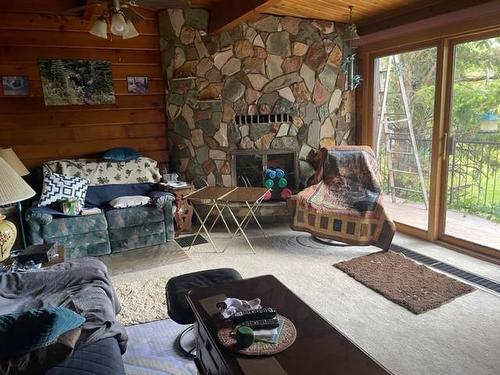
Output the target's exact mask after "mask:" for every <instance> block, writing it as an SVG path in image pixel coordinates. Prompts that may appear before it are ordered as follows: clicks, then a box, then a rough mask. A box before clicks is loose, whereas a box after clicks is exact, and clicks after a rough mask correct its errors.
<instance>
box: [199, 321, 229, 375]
mask: <svg viewBox="0 0 500 375" xmlns="http://www.w3.org/2000/svg"><path fill="white" fill-rule="evenodd" d="M196 330H197V333H198V338H197V345H196V357H197V360H198V363H199V366H200V367H201V370H202V371H204V374H205V375H229V371H228V370H227V368H226V366H225V364H224V362H223V360H222V357H221V356H220V354H219V352H218V351H217V347H216V346H215V344H214V343H213V342H212V340H211V339H210V336H209V335H208V332H207V331H206V330H205V328H204V327H203V326H202V325H201V324H199V323H196Z"/></svg>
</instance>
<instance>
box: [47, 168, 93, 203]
mask: <svg viewBox="0 0 500 375" xmlns="http://www.w3.org/2000/svg"><path fill="white" fill-rule="evenodd" d="M88 186H89V181H88V180H86V179H84V178H80V177H75V176H63V175H60V174H56V173H47V174H45V175H44V177H43V187H42V194H41V196H40V200H39V202H38V205H39V206H50V205H51V204H53V203H56V202H58V201H62V200H67V199H76V200H78V201H79V202H80V207H83V205H84V203H85V195H86V194H87V188H88Z"/></svg>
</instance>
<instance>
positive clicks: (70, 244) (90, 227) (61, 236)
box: [25, 157, 175, 259]
mask: <svg viewBox="0 0 500 375" xmlns="http://www.w3.org/2000/svg"><path fill="white" fill-rule="evenodd" d="M42 171H43V175H45V174H48V173H56V174H58V175H63V176H75V177H80V178H84V179H86V180H88V181H89V186H88V189H87V192H86V195H85V203H84V208H85V209H99V212H97V213H94V214H88V215H82V214H80V215H65V214H63V213H62V212H60V211H58V210H55V209H53V208H50V207H39V206H37V205H36V203H35V205H34V206H33V207H31V208H29V209H28V210H27V211H26V215H25V219H26V222H27V227H28V231H27V234H28V238H29V240H30V242H31V243H32V244H42V243H45V242H52V243H59V244H62V245H64V248H65V257H66V258H67V259H72V258H80V257H85V256H101V255H106V254H111V253H118V252H122V251H126V250H131V249H136V248H141V247H147V246H153V245H158V244H162V243H165V242H167V241H170V240H172V239H173V238H174V223H173V212H174V209H175V204H174V199H175V198H174V196H173V195H171V194H169V193H167V192H163V191H159V190H158V185H157V184H158V182H159V181H160V179H161V174H160V172H159V169H158V166H157V162H156V161H154V160H152V159H149V158H146V157H138V158H136V159H134V160H129V161H107V160H96V159H73V160H54V161H49V162H46V163H45V164H44V165H43V166H42ZM34 188H35V190H37V187H36V186H34ZM38 190H40V189H38ZM131 195H141V196H149V197H150V198H151V203H150V204H148V205H145V206H138V207H128V208H113V207H111V206H110V205H109V202H110V201H111V200H113V199H115V198H117V197H121V196H131ZM84 211H85V210H84Z"/></svg>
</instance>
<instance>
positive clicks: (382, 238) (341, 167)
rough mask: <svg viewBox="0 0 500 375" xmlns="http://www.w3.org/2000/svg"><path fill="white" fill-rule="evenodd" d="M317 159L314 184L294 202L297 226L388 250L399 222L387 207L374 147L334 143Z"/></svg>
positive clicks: (323, 235) (326, 236)
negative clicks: (336, 144)
mask: <svg viewBox="0 0 500 375" xmlns="http://www.w3.org/2000/svg"><path fill="white" fill-rule="evenodd" d="M318 157H319V160H318V168H317V170H316V175H315V178H314V180H313V184H312V185H311V186H309V187H307V188H306V189H305V190H303V191H301V192H300V193H298V194H297V196H296V197H295V202H293V199H292V202H291V204H290V206H292V212H293V221H292V225H291V227H292V229H295V230H299V231H305V232H309V233H311V234H313V235H315V236H317V237H320V238H328V239H333V240H337V241H342V242H345V243H349V244H352V245H375V246H378V247H380V248H382V249H385V250H387V249H388V248H389V246H390V244H391V242H392V238H393V236H394V233H395V226H394V223H393V222H392V221H391V220H390V219H389V218H388V217H387V215H386V213H385V211H384V207H383V206H382V193H381V187H380V176H379V173H378V165H377V159H376V157H375V155H374V153H373V151H372V149H371V148H370V147H367V146H335V147H331V148H322V149H321V150H320V151H319V155H318ZM294 203H295V207H293V206H294ZM293 208H295V209H294V210H293Z"/></svg>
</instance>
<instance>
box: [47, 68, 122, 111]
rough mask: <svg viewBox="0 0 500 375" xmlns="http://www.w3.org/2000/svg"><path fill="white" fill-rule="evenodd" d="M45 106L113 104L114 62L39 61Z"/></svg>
mask: <svg viewBox="0 0 500 375" xmlns="http://www.w3.org/2000/svg"><path fill="white" fill-rule="evenodd" d="M38 67H39V69H40V77H41V79H42V88H43V97H44V100H45V105H75V104H76V105H95V104H114V103H115V92H114V89H113V76H112V72H111V62H109V61H99V60H39V61H38Z"/></svg>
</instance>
